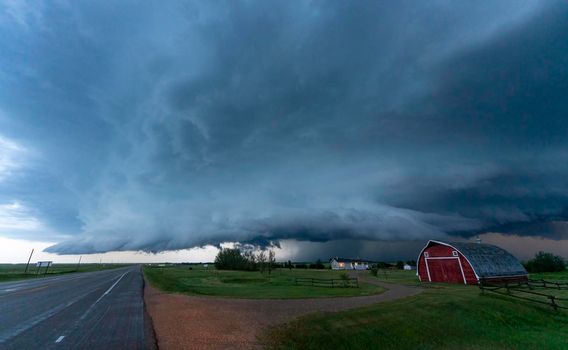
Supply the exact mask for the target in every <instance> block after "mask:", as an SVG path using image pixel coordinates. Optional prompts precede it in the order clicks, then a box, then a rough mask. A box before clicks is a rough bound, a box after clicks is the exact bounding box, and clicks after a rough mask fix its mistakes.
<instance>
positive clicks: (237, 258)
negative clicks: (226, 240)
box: [215, 248, 248, 270]
mask: <svg viewBox="0 0 568 350" xmlns="http://www.w3.org/2000/svg"><path fill="white" fill-rule="evenodd" d="M215 267H216V268H217V269H218V270H247V268H248V261H247V259H246V258H245V257H244V256H243V255H242V254H241V251H240V250H239V249H237V248H235V249H232V248H224V249H221V250H220V251H219V253H217V256H216V257H215Z"/></svg>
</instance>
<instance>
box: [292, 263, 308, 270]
mask: <svg viewBox="0 0 568 350" xmlns="http://www.w3.org/2000/svg"><path fill="white" fill-rule="evenodd" d="M294 267H295V268H297V269H307V268H308V265H306V264H296V265H295V266H294Z"/></svg>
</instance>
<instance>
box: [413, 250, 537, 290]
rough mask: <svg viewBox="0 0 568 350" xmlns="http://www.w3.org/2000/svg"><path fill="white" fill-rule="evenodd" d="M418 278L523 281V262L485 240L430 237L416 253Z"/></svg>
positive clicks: (440, 280)
mask: <svg viewBox="0 0 568 350" xmlns="http://www.w3.org/2000/svg"><path fill="white" fill-rule="evenodd" d="M416 274H417V275H418V278H419V279H420V281H421V282H446V283H463V284H478V283H479V282H481V281H484V282H493V283H503V282H520V281H527V280H528V274H527V271H526V270H525V268H524V267H523V265H521V263H520V262H519V261H518V260H517V259H516V258H515V257H514V256H513V255H511V254H510V253H509V252H507V251H506V250H505V249H502V248H499V247H497V246H494V245H491V244H485V243H470V242H447V243H446V242H440V241H434V240H430V241H429V242H428V244H426V246H425V247H424V248H423V249H422V251H421V252H420V255H419V256H418V267H417V271H416Z"/></svg>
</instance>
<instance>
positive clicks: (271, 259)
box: [268, 249, 276, 275]
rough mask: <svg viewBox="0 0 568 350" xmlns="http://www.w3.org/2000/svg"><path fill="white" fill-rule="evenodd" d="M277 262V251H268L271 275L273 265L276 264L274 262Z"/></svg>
mask: <svg viewBox="0 0 568 350" xmlns="http://www.w3.org/2000/svg"><path fill="white" fill-rule="evenodd" d="M275 263H276V253H274V250H272V249H271V250H269V251H268V274H269V275H270V273H271V272H272V267H273V266H274V264H275Z"/></svg>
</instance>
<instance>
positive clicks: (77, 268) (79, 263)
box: [75, 255, 83, 271]
mask: <svg viewBox="0 0 568 350" xmlns="http://www.w3.org/2000/svg"><path fill="white" fill-rule="evenodd" d="M81 258H83V256H82V255H81V256H80V257H79V262H78V263H77V267H76V268H75V271H79V265H81Z"/></svg>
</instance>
